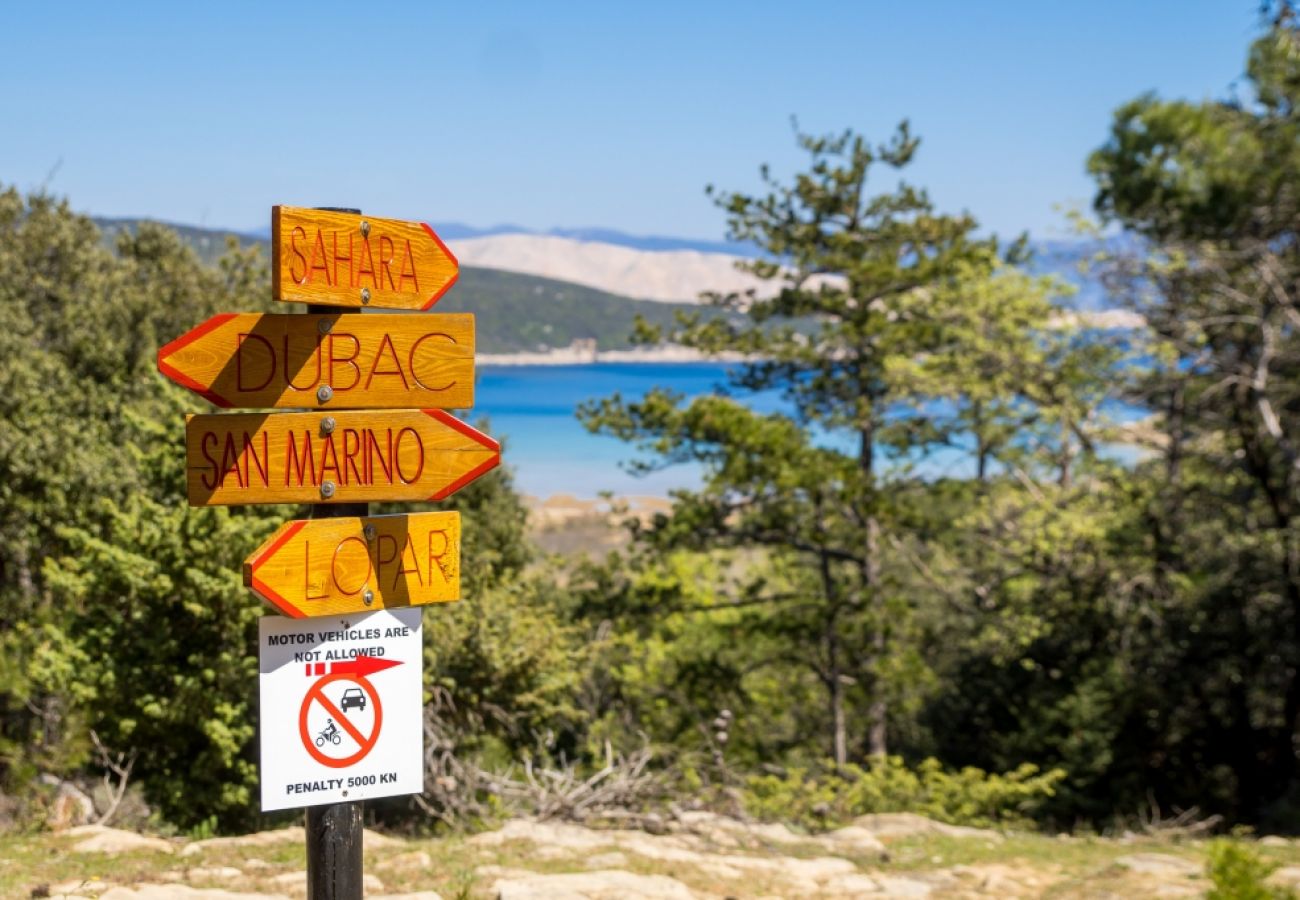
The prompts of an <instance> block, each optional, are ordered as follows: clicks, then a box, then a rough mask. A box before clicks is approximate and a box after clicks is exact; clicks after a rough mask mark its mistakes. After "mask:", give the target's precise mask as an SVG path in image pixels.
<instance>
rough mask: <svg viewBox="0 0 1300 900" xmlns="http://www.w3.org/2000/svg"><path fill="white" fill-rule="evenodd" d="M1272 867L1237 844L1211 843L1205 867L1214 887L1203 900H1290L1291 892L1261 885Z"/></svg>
mask: <svg viewBox="0 0 1300 900" xmlns="http://www.w3.org/2000/svg"><path fill="white" fill-rule="evenodd" d="M1276 868H1277V865H1276V864H1274V863H1270V862H1268V861H1267V860H1263V859H1260V857H1259V855H1258V854H1256V853H1254V852H1253V851H1252V850H1250V848H1248V847H1246V846H1245V845H1243V844H1241V843H1238V842H1237V841H1229V840H1221V841H1214V842H1213V843H1211V844H1210V859H1209V862H1208V863H1206V866H1205V873H1206V875H1208V876H1209V878H1210V881H1211V882H1213V883H1214V887H1212V888H1211V889H1210V891H1209V893H1208V894H1206V895H1205V896H1206V900H1294V898H1295V892H1294V891H1291V890H1288V889H1287V888H1275V887H1269V886H1268V885H1266V884H1265V883H1264V879H1266V878H1268V876H1269V874H1270V873H1271V872H1272V871H1273V870H1274V869H1276Z"/></svg>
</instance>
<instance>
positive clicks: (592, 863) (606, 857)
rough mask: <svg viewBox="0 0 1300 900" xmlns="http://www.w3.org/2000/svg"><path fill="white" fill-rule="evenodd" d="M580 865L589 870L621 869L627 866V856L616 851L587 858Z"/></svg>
mask: <svg viewBox="0 0 1300 900" xmlns="http://www.w3.org/2000/svg"><path fill="white" fill-rule="evenodd" d="M582 864H583V865H584V866H586V867H587V868H589V869H621V868H623V867H624V866H626V865H627V854H625V853H620V852H619V851H617V850H611V851H610V852H608V853H597V854H596V855H595V856H588V857H587V858H586V859H584V860H583V861H582Z"/></svg>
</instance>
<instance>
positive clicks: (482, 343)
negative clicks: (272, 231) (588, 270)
mask: <svg viewBox="0 0 1300 900" xmlns="http://www.w3.org/2000/svg"><path fill="white" fill-rule="evenodd" d="M95 222H96V224H97V225H98V226H99V227H100V229H101V230H102V233H103V235H104V240H105V242H106V243H107V244H109V245H110V246H111V245H112V243H113V242H114V241H115V240H116V239H117V236H118V235H121V234H128V235H130V234H135V233H137V232H138V230H139V227H140V224H141V223H140V220H137V219H96V220H95ZM165 227H166V228H168V229H170V230H171V231H173V232H174V233H175V234H176V235H177V236H178V237H179V238H180V239H181V241H182V242H183V243H184V244H185V246H187V247H189V248H191V249H192V250H193V251H194V253H195V254H196V255H197V256H198V258H199V259H200V260H201V261H202V262H203V263H204V264H206V265H215V264H216V263H217V261H218V260H219V259H220V258H221V257H222V255H223V254H224V253H226V250H227V245H228V243H230V242H233V243H234V244H235V246H237V247H239V248H240V249H242V250H255V251H256V252H258V253H260V254H261V255H262V258H263V259H269V254H270V242H269V241H267V240H265V239H262V238H257V237H251V236H249V235H237V234H231V233H229V232H224V231H216V230H211V229H206V228H197V227H194V226H191V225H170V224H169V225H166V226H165ZM296 308H297V307H296V306H285V310H286V311H287V310H292V309H296ZM694 308H695V305H694V304H689V303H661V302H655V301H649V300H633V299H631V298H629V297H620V296H618V295H616V294H609V293H606V292H604V291H599V290H596V289H594V288H589V287H583V286H582V285H577V284H570V283H568V282H564V281H555V280H553V279H550V278H539V277H537V276H535V275H523V274H519V273H515V272H504V271H501V270H498V269H483V268H475V267H472V266H464V267H462V268H461V270H460V277H459V279H458V280H457V282H456V286H455V288H454V289H453V290H452V291H451V292H449V293H448V294H447V295H446V296H444V297H443V298H442V299H441V300H439V301H438V305H437V307H436V308H435V309H434V312H472V313H474V314H475V317H476V325H477V342H478V350H479V352H480V353H518V352H535V351H544V350H548V349H552V348H561V347H568V346H569V345H570V344H572V343H573V342H574V341H595V342H596V347H597V349H599V350H618V349H623V348H626V347H629V346H631V341H630V336H631V334H632V332H633V325H634V323H635V322H636V319H637V317H638V316H640V317H641V318H643V319H645V320H646V321H647V322H649V323H651V324H653V325H657V326H667V325H670V324H671V323H672V322H673V319H674V316H675V315H676V314H677V313H678V312H686V311H689V310H692V309H694Z"/></svg>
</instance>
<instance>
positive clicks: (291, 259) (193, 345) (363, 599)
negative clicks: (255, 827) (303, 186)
mask: <svg viewBox="0 0 1300 900" xmlns="http://www.w3.org/2000/svg"><path fill="white" fill-rule="evenodd" d="M271 231H272V235H271V245H272V260H271V280H272V295H273V297H274V299H276V300H283V301H299V302H303V303H307V304H309V305H308V308H307V315H259V314H252V313H245V314H241V313H224V314H221V315H217V316H213V317H212V318H210V319H208V321H206V322H204V323H202V324H201V325H199V326H197V327H195V328H194V329H192V330H191V331H189V332H188V333H186V334H184V335H182V336H181V337H179V338H177V339H176V340H174V341H172V342H171V343H169V344H167V345H166V346H165V347H163V348H162V350H160V351H159V353H158V369H159V371H160V372H161V373H162V374H163V375H165V376H166V377H167V378H170V379H171V380H172V381H175V382H176V383H177V384H180V385H182V386H184V387H186V388H189V389H190V390H192V391H194V392H195V393H197V394H199V395H200V396H202V397H204V398H206V399H207V400H209V401H210V402H212V403H214V404H216V405H217V406H220V407H226V408H232V407H233V408H252V409H283V408H296V409H302V408H307V409H310V410H311V411H310V412H295V413H242V414H225V415H196V416H187V417H186V420H185V455H186V480H187V493H188V499H189V503H190V505H191V506H218V505H227V504H240V503H313V504H318V505H317V506H315V507H314V508H313V514H312V518H311V520H309V521H294V522H288V523H286V524H285V525H283V526H281V528H280V529H279V530H278V531H276V532H275V533H274V534H273V535H271V537H270V538H269V539H268V540H267V541H266V542H264V543H263V544H262V546H261V547H259V548H258V549H257V551H256V552H255V553H254V554H253V555H252V556H251V557H249V558H248V560H246V561H245V563H244V580H245V583H246V584H247V585H248V586H249V587H250V588H251V589H252V591H253V593H254V594H256V595H257V596H259V597H260V598H262V599H263V600H264V601H266V602H267V603H269V604H271V605H272V606H273V607H275V608H276V609H277V610H278V611H279V612H281V613H283V614H284V615H282V616H264V617H263V618H262V619H261V620H260V621H259V628H258V630H259V641H260V644H259V660H260V664H261V677H260V687H261V698H262V707H261V726H262V747H261V749H262V765H261V776H262V809H263V810H265V811H269V810H275V809H287V808H290V807H297V806H304V807H307V815H306V820H307V829H306V830H307V894H308V897H309V898H310V900H360V898H361V894H362V854H361V850H362V846H361V844H362V835H363V830H362V827H361V804H360V802H358V801H360V800H362V799H365V798H372V797H387V796H394V795H398V794H412V793H419V792H420V791H421V790H422V789H423V787H424V777H423V771H424V760H423V749H422V748H423V736H424V731H423V716H422V705H421V693H422V680H421V669H422V664H423V653H422V641H421V634H422V630H421V612H422V611H421V610H420V609H418V608H402V607H418V606H419V605H421V604H427V603H440V602H447V601H452V600H456V599H459V596H460V517H459V515H458V514H457V513H455V512H430V513H415V514H411V515H398V516H373V517H372V516H369V515H368V513H369V509H368V506H367V503H368V502H370V501H380V500H441V499H443V498H445V497H447V496H449V495H450V494H452V493H453V492H454V491H456V490H458V489H460V488H461V487H464V486H465V485H467V484H469V483H470V482H471V481H473V480H474V479H475V478H477V477H479V476H480V475H482V474H483V473H485V472H487V471H489V470H490V469H492V468H493V467H494V466H496V465H497V464H498V463H499V462H500V459H501V448H500V445H499V444H497V442H496V441H494V440H492V438H490V437H488V436H487V435H485V434H483V433H482V432H480V431H478V430H476V429H474V428H472V427H470V426H469V425H466V424H465V423H464V422H462V421H460V420H459V419H457V418H456V417H455V416H453V415H451V414H449V413H447V412H444V411H443V410H445V409H463V408H468V407H470V406H472V405H473V402H474V318H473V316H470V315H436V316H435V315H415V316H412V315H382V314H381V315H367V316H359V315H355V314H347V313H344V314H339V312H338V310H337V309H335V308H334V307H351V308H353V309H360V308H362V307H371V308H379V309H402V310H424V309H428V308H429V307H430V306H432V305H433V304H434V303H435V302H437V300H438V298H439V297H441V296H442V295H443V294H444V293H445V292H446V291H447V290H448V289H449V288H450V287H451V286H452V284H453V283H454V282H455V280H456V275H457V263H456V258H455V257H454V256H452V254H451V252H450V251H449V250H448V249H447V247H446V245H444V244H443V243H442V241H441V240H440V239H439V238H438V236H437V235H436V234H434V233H433V229H431V228H430V227H429V226H428V225H424V224H421V223H418V222H403V221H398V220H396V219H376V218H373V217H369V216H362V215H361V214H360V211H359V210H352V209H301V208H297V207H291V206H277V207H274V208H273V209H272V211H271ZM355 407H364V408H365V409H363V410H353V411H349V408H355ZM340 614H342V615H340Z"/></svg>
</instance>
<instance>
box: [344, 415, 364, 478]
mask: <svg viewBox="0 0 1300 900" xmlns="http://www.w3.org/2000/svg"><path fill="white" fill-rule="evenodd" d="M360 449H361V435H360V434H359V433H358V432H357V430H356V429H355V428H344V429H343V482H344V484H346V483H347V477H348V475H347V470H348V469H351V470H352V477H353V478H355V479H356V480H357V484H368V483H369V480H368V479H366V478H363V477H362V475H361V473H360V472H358V471H357V461H356V459H355V457H356V455H357V452H358V451H359V450H360Z"/></svg>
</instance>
